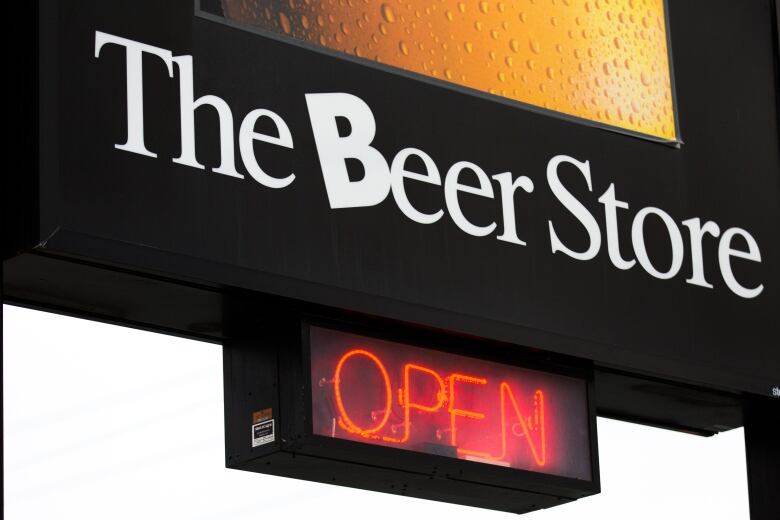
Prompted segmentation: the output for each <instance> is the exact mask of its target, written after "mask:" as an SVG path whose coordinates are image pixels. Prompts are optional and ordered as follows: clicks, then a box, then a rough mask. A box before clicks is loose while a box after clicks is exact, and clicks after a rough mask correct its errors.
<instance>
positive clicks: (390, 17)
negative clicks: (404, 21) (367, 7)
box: [380, 3, 395, 23]
mask: <svg viewBox="0 0 780 520" xmlns="http://www.w3.org/2000/svg"><path fill="white" fill-rule="evenodd" d="M380 12H381V13H382V18H384V19H385V21H386V22H387V23H393V22H395V12H394V11H393V8H392V7H391V6H390V4H388V3H384V4H382V7H381V8H380Z"/></svg>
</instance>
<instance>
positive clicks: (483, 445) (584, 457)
mask: <svg viewBox="0 0 780 520" xmlns="http://www.w3.org/2000/svg"><path fill="white" fill-rule="evenodd" d="M310 338H311V385H312V428H313V433H314V434H315V435H319V436H324V437H332V438H339V439H347V440H351V441H355V442H360V443H366V444H374V445H381V446H387V447H393V448H399V449H404V450H409V451H414V452H420V453H428V454H434V455H441V456H446V457H451V458H458V459H464V460H469V461H474V462H481V463H487V464H495V465H500V466H505V467H510V468H516V469H523V470H529V471H535V472H541V473H549V474H553V475H560V476H565V477H571V478H577V479H583V480H590V479H591V463H590V460H591V459H590V437H589V422H588V417H589V416H588V402H587V388H586V382H585V381H584V380H583V379H578V378H574V377H569V376H563V375H559V374H550V373H546V372H540V371H537V370H529V369H525V368H519V367H516V366H512V365H505V364H500V363H495V362H490V361H484V360H480V359H474V358H469V357H465V356H460V355H455V354H449V353H444V352H439V351H436V350H430V349H424V348H419V347H413V346H409V345H405V344H400V343H393V342H388V341H383V340H378V339H374V338H368V337H364V336H357V335H354V334H347V333H344V332H337V331H333V330H329V329H323V328H319V327H311V329H310Z"/></svg>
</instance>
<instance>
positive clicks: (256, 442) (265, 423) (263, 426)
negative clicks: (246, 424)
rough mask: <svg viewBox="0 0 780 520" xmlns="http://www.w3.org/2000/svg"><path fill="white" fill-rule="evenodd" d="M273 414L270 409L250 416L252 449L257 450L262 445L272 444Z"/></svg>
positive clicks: (273, 435)
mask: <svg viewBox="0 0 780 520" xmlns="http://www.w3.org/2000/svg"><path fill="white" fill-rule="evenodd" d="M272 417H273V413H272V411H271V409H270V408H267V409H265V410H261V411H259V412H255V413H254V414H252V447H253V448H257V447H258V446H262V445H263V444H268V443H269V442H274V439H275V438H276V436H275V432H274V420H273V419H272Z"/></svg>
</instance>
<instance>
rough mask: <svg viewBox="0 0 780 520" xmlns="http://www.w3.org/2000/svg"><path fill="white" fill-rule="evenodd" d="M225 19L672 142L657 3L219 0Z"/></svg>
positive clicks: (661, 17)
mask: <svg viewBox="0 0 780 520" xmlns="http://www.w3.org/2000/svg"><path fill="white" fill-rule="evenodd" d="M222 3H223V8H224V11H225V16H226V17H227V18H229V19H232V20H234V21H237V22H240V23H244V24H248V25H252V26H255V27H258V28H260V29H264V30H267V31H272V32H275V33H279V34H284V35H287V36H290V37H292V38H295V39H297V40H301V41H304V42H307V43H309V44H313V45H317V46H321V47H326V48H328V49H332V50H336V51H340V52H344V53H347V54H350V55H353V56H358V57H361V58H365V59H367V60H373V61H376V62H381V63H385V64H388V65H391V66H393V67H398V68H401V69H404V70H406V71H410V72H414V73H418V74H423V75H425V76H429V77H433V78H438V79H442V80H445V81H448V82H451V83H454V84H457V85H460V86H463V87H468V88H470V89H475V90H479V91H483V92H487V93H490V94H495V95H498V96H502V97H504V98H508V99H512V100H515V101H519V102H522V103H526V104H530V105H534V106H536V107H540V108H544V109H549V110H552V111H556V112H559V113H563V114H567V115H570V116H575V117H579V118H583V119H587V120H591V121H595V122H599V123H603V124H606V125H609V126H612V127H618V128H621V129H625V130H629V131H633V132H638V133H641V134H645V135H648V136H653V137H655V138H659V139H662V140H669V141H674V140H676V139H677V137H678V136H677V131H676V126H675V117H674V107H673V96H672V88H671V73H670V63H669V53H668V46H667V29H666V18H665V12H664V0H587V1H586V0H516V1H490V2H488V1H479V2H478V1H476V0H470V1H457V0H437V1H432V2H420V1H408V0H389V1H380V0H366V1H359V2H357V1H356V2H334V1H325V0H223V2H222Z"/></svg>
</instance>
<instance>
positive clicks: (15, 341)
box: [3, 305, 748, 520]
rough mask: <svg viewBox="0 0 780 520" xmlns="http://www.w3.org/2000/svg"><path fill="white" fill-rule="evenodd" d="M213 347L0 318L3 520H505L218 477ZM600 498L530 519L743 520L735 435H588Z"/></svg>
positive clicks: (627, 427)
mask: <svg viewBox="0 0 780 520" xmlns="http://www.w3.org/2000/svg"><path fill="white" fill-rule="evenodd" d="M221 356H222V354H221V349H220V348H219V347H218V346H216V345H212V344H206V343H199V342H195V341H189V340H184V339H179V338H173V337H169V336H163V335H159V334H152V333H148V332H141V331H137V330H131V329H125V328H121V327H115V326H111V325H105V324H101V323H94V322H89V321H84V320H78V319H74V318H66V317H63V316H57V315H53V314H48V313H42V312H37V311H30V310H26V309H21V308H18V307H11V306H7V305H5V306H3V414H4V435H3V442H4V445H5V468H4V471H5V478H4V483H5V503H4V508H5V518H7V519H11V520H17V519H28V518H30V519H32V518H34V519H52V518H59V519H62V518H66V519H70V518H74V519H76V518H77V519H79V520H91V519H100V520H105V519H112V520H115V519H125V518H127V519H134V520H135V519H138V518H144V519H157V518H161V519H162V518H164V519H171V518H188V519H189V518H192V519H212V518H213V519H220V520H232V519H250V518H253V519H260V518H288V519H289V518H304V517H305V518H313V519H318V520H319V519H322V520H328V519H339V520H348V519H351V518H356V519H358V518H359V519H361V520H380V519H381V520H384V519H387V520H403V519H412V518H413V519H415V520H416V519H418V518H425V517H446V518H447V520H461V519H463V520H465V519H469V520H473V518H474V515H475V514H477V515H479V518H480V519H486V520H491V519H494V520H500V519H502V518H503V519H507V520H508V519H509V518H515V516H514V515H510V514H507V513H498V512H493V511H480V510H477V509H473V508H468V507H462V506H453V505H450V504H440V503H436V502H430V501H425V500H418V499H411V498H405V497H397V496H392V495H385V494H380V493H372V492H367V491H357V490H353V489H346V488H340V487H336V486H329V485H325V484H314V483H310V482H303V481H298V480H291V479H284V478H278V477H270V476H266V475H259V474H255V473H247V472H242V471H236V470H228V469H225V467H224V460H223V420H222V357H221ZM598 429H599V432H598V433H599V450H600V456H601V457H600V459H601V480H602V493H601V494H600V495H596V496H594V497H590V498H586V499H583V500H579V501H577V502H574V503H571V504H567V505H564V506H559V507H556V508H552V509H549V510H546V511H540V512H536V513H530V514H528V515H525V516H524V517H523V518H525V519H528V520H562V519H580V518H598V519H600V520H609V519H621V520H624V519H631V520H644V519H648V520H650V519H652V520H658V518H667V519H678V518H707V519H708V520H747V519H748V502H747V481H746V475H745V451H744V440H743V435H742V430H741V429H739V430H734V431H731V432H727V433H723V434H720V435H716V436H715V437H711V438H700V437H695V436H690V435H685V434H681V433H674V432H668V431H664V430H659V429H655V428H648V427H643V426H636V425H632V424H628V423H622V422H617V421H611V420H607V419H599V422H598Z"/></svg>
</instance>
